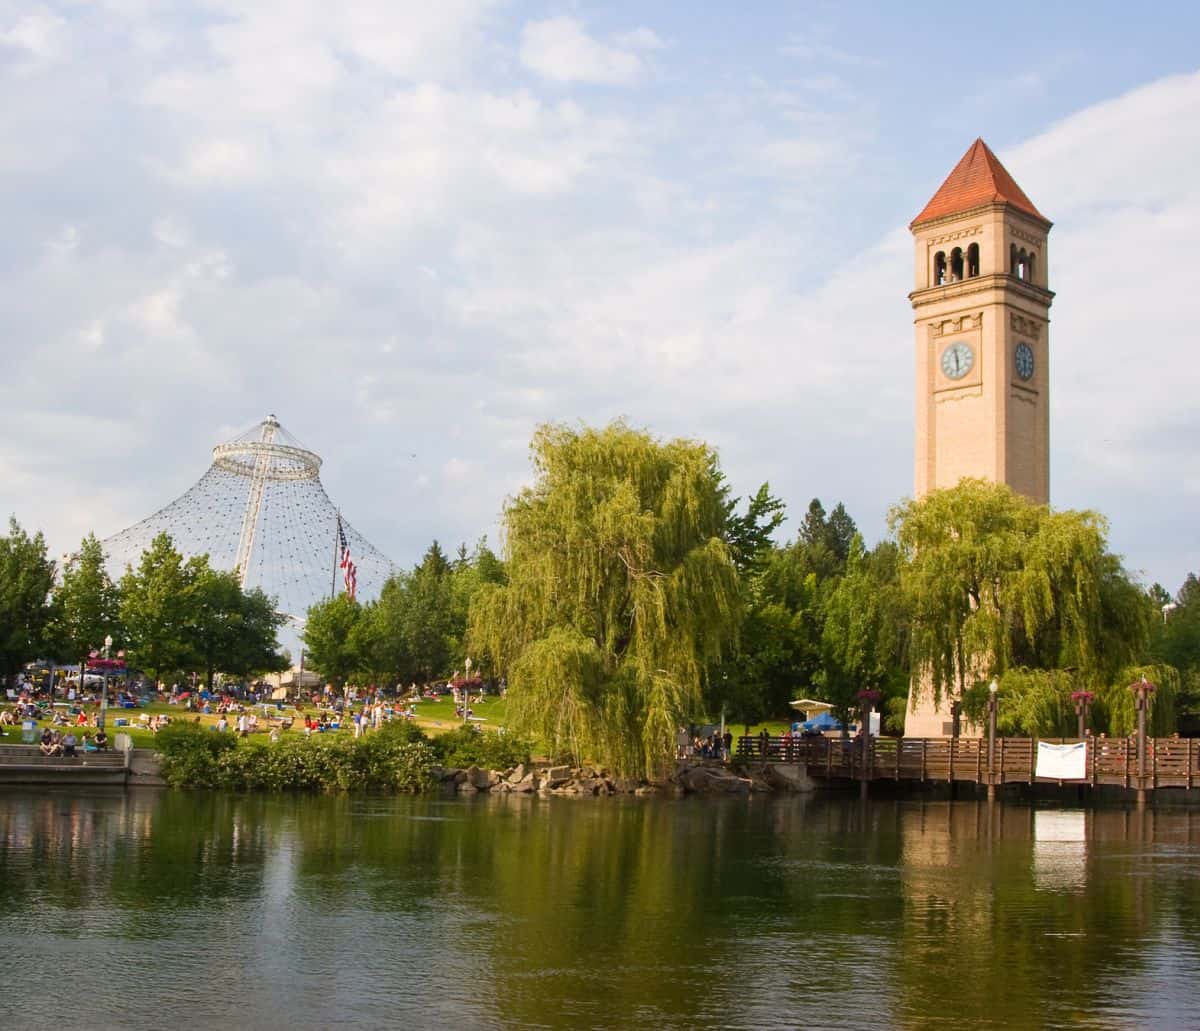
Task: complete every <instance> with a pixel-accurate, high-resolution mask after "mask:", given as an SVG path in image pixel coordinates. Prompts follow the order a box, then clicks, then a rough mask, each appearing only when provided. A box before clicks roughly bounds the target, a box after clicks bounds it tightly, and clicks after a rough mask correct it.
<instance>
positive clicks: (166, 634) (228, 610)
mask: <svg viewBox="0 0 1200 1031" xmlns="http://www.w3.org/2000/svg"><path fill="white" fill-rule="evenodd" d="M119 593H120V604H119V615H120V626H121V637H120V638H118V640H119V642H120V644H121V646H122V647H123V648H124V649H125V651H126V653H127V655H128V657H129V662H130V664H131V665H134V666H136V667H137V668H139V669H142V670H144V671H145V672H146V673H147V674H149V675H150V676H151V677H152V678H154V679H155V680H161V679H163V678H164V677H167V676H169V675H170V674H172V673H175V672H178V671H182V670H187V669H202V670H204V671H205V674H206V679H207V680H208V682H209V683H210V684H211V682H212V678H213V674H214V673H215V672H216V671H217V670H220V671H221V672H224V673H230V674H233V675H235V676H248V675H251V674H255V673H265V672H270V671H273V670H278V669H282V668H283V666H284V664H285V663H284V660H283V657H282V656H281V655H280V654H279V653H278V642H277V639H276V632H277V630H278V628H279V627H280V626H281V625H282V623H283V617H282V616H279V615H278V614H277V613H276V612H275V611H274V604H273V603H272V601H271V599H270V598H268V597H267V596H266V595H265V594H263V592H262V591H261V590H253V591H250V592H248V593H247V592H244V591H243V590H242V588H241V585H240V583H239V581H238V578H237V574H236V573H231V572H222V571H218V570H215V569H213V568H212V567H211V566H210V565H209V562H208V556H206V555H198V556H193V557H192V558H189V559H187V560H186V561H185V560H184V558H183V556H182V555H180V553H179V552H178V551H177V550H176V549H175V545H174V544H173V543H172V541H171V538H170V537H169V536H168V535H167V534H165V533H161V534H159V535H158V536H157V537H155V538H154V540H153V541H151V542H150V547H149V548H147V549H146V550H145V551H144V552H142V558H141V561H140V562H139V563H138V567H137V569H133V568H129V569H126V571H125V575H124V576H123V577H121V583H120V588H119ZM114 636H115V635H114Z"/></svg>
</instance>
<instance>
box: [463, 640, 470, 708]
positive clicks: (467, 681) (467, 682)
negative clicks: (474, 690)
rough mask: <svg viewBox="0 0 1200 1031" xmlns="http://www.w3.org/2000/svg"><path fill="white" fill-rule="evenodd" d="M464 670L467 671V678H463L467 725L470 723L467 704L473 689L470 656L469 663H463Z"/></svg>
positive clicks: (468, 657)
mask: <svg viewBox="0 0 1200 1031" xmlns="http://www.w3.org/2000/svg"><path fill="white" fill-rule="evenodd" d="M463 668H464V669H465V670H466V671H467V672H466V676H465V677H464V678H463V689H462V700H463V703H462V707H463V723H464V724H465V723H468V722H469V718H468V716H467V702H468V701H469V700H470V698H471V687H470V680H471V656H469V655H468V656H467V661H466V662H465V663H463Z"/></svg>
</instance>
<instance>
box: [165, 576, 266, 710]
mask: <svg viewBox="0 0 1200 1031" xmlns="http://www.w3.org/2000/svg"><path fill="white" fill-rule="evenodd" d="M187 573H188V577H189V579H190V583H189V586H188V598H187V601H188V605H187V622H188V626H187V633H186V640H187V643H188V645H189V649H190V652H191V654H190V655H189V656H188V661H189V665H190V664H191V663H193V662H194V663H195V664H196V665H198V666H199V667H200V669H202V670H203V671H204V675H205V682H206V683H207V685H208V687H209V688H210V689H211V688H212V685H213V678H214V676H215V674H216V673H217V672H222V673H228V674H231V675H233V676H235V677H249V676H253V675H255V674H260V673H268V672H277V671H278V670H281V669H283V668H285V666H286V662H285V660H284V658H283V656H282V655H281V654H280V653H279V642H278V631H279V628H280V627H281V626H282V625H283V623H284V621H285V619H286V617H285V616H282V615H280V614H278V613H277V612H276V611H275V606H274V604H273V603H272V601H271V599H270V598H269V597H267V595H266V594H264V593H263V591H262V590H261V589H258V588H255V589H254V590H251V591H244V590H243V589H242V585H241V582H240V580H239V579H238V575H237V573H233V572H225V571H223V570H217V569H213V568H212V567H211V566H210V565H209V563H208V559H207V557H202V558H200V559H193V560H191V561H190V562H189V563H188V567H187Z"/></svg>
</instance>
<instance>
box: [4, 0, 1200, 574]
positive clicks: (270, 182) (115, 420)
mask: <svg viewBox="0 0 1200 1031" xmlns="http://www.w3.org/2000/svg"><path fill="white" fill-rule="evenodd" d="M930 10H931V11H932V8H931V9H930ZM1145 10H1152V11H1153V17H1148V16H1146V15H1145V14H1144V13H1143V10H1142V9H1139V8H1136V7H1130V6H1129V5H1125V4H1121V5H1118V4H1088V5H1081V4H1007V5H1005V6H1004V7H1003V9H1001V10H997V9H995V8H987V7H983V6H975V7H972V6H971V5H960V6H958V7H956V8H955V9H954V11H953V14H952V16H951V15H945V16H940V15H934V14H932V13H914V12H917V8H916V7H914V6H913V5H901V4H881V5H870V4H860V5H854V6H852V7H851V6H849V5H841V4H786V5H784V4H778V5H777V4H767V3H761V4H752V5H746V4H738V5H733V4H729V5H713V4H709V5H696V4H686V5H685V4H645V3H642V4H632V3H630V4H583V3H576V4H516V3H468V2H465V0H447V2H444V3H440V4H438V5H428V4H403V3H396V2H382V0H380V2H374V0H373V2H350V3H344V4H340V5H329V4H325V3H321V2H318V0H288V2H286V3H284V2H273V0H258V2H256V3H254V4H252V5H251V4H237V3H232V2H227V0H206V2H200V3H174V4H162V3H150V2H147V0H99V2H93V3H84V2H82V0H80V2H72V3H46V4H14V3H8V2H5V0H0V90H3V94H2V95H3V97H4V99H5V102H4V103H3V104H0V184H2V186H3V189H0V224H2V225H3V226H4V227H5V231H4V233H2V234H0V277H2V278H0V282H2V283H3V284H4V285H3V287H2V288H0V383H2V384H3V389H4V393H3V397H4V404H3V405H0V511H3V512H5V513H7V512H12V513H14V514H15V515H16V516H17V517H18V519H19V520H21V522H22V523H24V524H25V525H27V526H29V527H37V528H42V529H44V530H45V531H46V532H47V535H48V536H49V538H50V542H51V546H52V548H53V549H54V550H55V551H56V552H60V551H65V550H67V549H68V548H71V547H73V546H74V545H75V543H76V542H77V541H78V539H79V537H80V536H82V534H83V533H85V532H86V531H88V530H90V529H94V530H95V531H96V532H97V533H98V534H99V535H101V536H106V535H108V534H111V533H113V532H116V531H117V530H118V529H120V528H122V527H123V526H125V525H127V524H129V523H131V522H134V521H136V520H137V519H139V518H141V517H142V516H144V515H146V514H149V513H150V512H151V511H153V510H155V509H156V508H158V507H160V506H161V505H162V504H163V503H165V502H166V501H168V500H170V499H171V498H173V497H174V496H176V495H177V494H179V493H181V492H182V491H183V490H185V489H186V488H187V487H188V486H189V485H190V484H191V483H192V482H194V481H195V480H196V479H198V478H199V476H200V475H201V474H202V473H203V471H204V469H205V468H206V467H207V465H208V461H209V450H210V449H211V447H212V446H213V445H214V444H216V443H218V442H219V441H221V440H223V439H226V438H228V437H230V436H232V435H233V434H234V433H236V432H238V431H240V430H242V429H244V428H245V427H246V426H248V425H250V424H252V423H253V422H255V421H257V420H258V419H260V418H262V417H263V416H264V415H265V414H266V413H267V412H275V413H276V414H277V415H278V416H279V418H280V419H281V420H282V422H283V424H284V425H285V426H286V427H287V428H288V429H289V430H290V431H291V432H293V433H294V434H295V435H296V436H298V437H299V438H300V439H301V440H303V441H305V442H306V443H307V444H308V445H309V446H310V447H312V448H313V449H314V450H316V451H318V452H319V453H321V454H322V456H323V457H324V459H325V465H324V468H323V472H322V475H323V479H324V481H325V483H326V486H327V488H328V490H329V492H330V494H331V495H332V496H333V497H334V498H335V499H336V500H337V501H338V503H339V504H340V505H341V507H342V509H343V511H344V512H346V513H347V515H348V516H349V518H350V519H351V521H352V522H354V523H355V524H356V525H357V526H358V527H359V528H360V529H362V530H363V531H364V532H365V533H366V534H367V536H368V537H370V538H371V539H372V540H373V541H374V542H375V543H376V544H377V545H378V546H379V547H380V548H382V549H383V550H384V551H385V552H387V553H388V554H390V555H391V556H392V557H393V558H394V559H395V560H396V561H398V562H400V563H402V564H409V563H412V562H414V561H416V560H417V558H418V557H419V555H420V553H421V552H422V551H423V550H424V548H425V546H426V545H427V544H428V542H429V540H430V539H431V538H433V537H434V536H437V537H439V538H440V539H441V540H442V541H443V542H444V543H447V544H449V545H454V544H456V543H457V542H458V541H460V540H466V541H468V542H470V541H473V540H474V539H475V538H477V537H478V536H479V535H480V534H482V533H488V534H490V535H492V536H493V538H494V537H495V534H496V526H497V522H498V517H499V513H500V509H501V506H502V503H503V499H504V498H505V497H506V496H507V495H509V494H511V493H512V492H513V491H515V490H517V489H518V488H519V487H520V485H521V484H522V483H523V482H524V481H525V480H526V478H527V476H528V473H529V470H528V461H527V445H528V440H529V437H530V434H531V432H532V429H533V428H534V426H536V425H537V424H538V423H539V422H542V421H545V420H569V421H574V420H584V421H586V422H589V423H600V422H603V421H606V420H608V419H610V418H613V417H615V416H617V415H625V416H627V417H628V418H629V419H630V420H631V421H632V422H634V423H635V424H638V425H642V426H646V427H649V428H650V429H652V430H654V431H655V432H657V433H659V434H661V435H664V436H672V435H686V436H691V437H699V438H701V439H704V440H707V441H709V442H710V443H712V444H713V445H715V446H716V447H718V448H719V450H720V453H721V456H722V461H723V464H724V467H725V469H726V471H727V473H728V475H729V476H730V478H731V480H732V482H733V484H734V486H735V488H737V489H738V490H740V491H742V492H750V491H752V490H754V489H755V488H756V487H757V485H758V483H760V482H762V481H763V480H769V481H770V482H771V484H772V487H773V489H774V491H775V492H776V493H778V494H780V495H781V496H782V497H783V498H784V499H785V500H786V501H787V503H788V505H789V507H790V509H791V511H792V513H793V514H794V515H795V516H796V517H799V515H800V514H801V513H802V512H803V510H804V508H805V506H806V505H807V503H808V500H809V499H810V498H811V497H813V496H820V497H821V498H822V499H823V500H824V501H825V502H826V504H827V505H829V506H832V504H833V503H835V502H836V501H838V500H842V501H844V502H845V503H846V505H847V507H848V508H849V510H850V511H851V513H852V514H853V515H854V516H855V518H856V519H857V520H858V521H859V523H860V525H861V526H862V528H863V529H864V531H865V533H866V535H867V537H868V538H869V539H871V540H874V539H877V538H878V537H879V536H880V535H881V534H882V533H883V532H884V523H885V518H886V513H887V509H888V506H889V505H890V504H892V503H894V502H895V501H897V500H899V499H900V498H902V497H903V496H904V495H906V494H907V493H908V492H909V491H910V490H911V488H912V404H913V399H912V389H913V387H912V379H913V366H912V363H913V355H912V347H913V344H912V326H911V311H910V309H909V306H908V302H907V300H906V298H905V294H906V293H907V291H908V290H909V289H911V278H912V251H911V244H910V242H909V238H908V235H907V232H906V230H905V228H904V227H905V225H906V224H907V222H908V221H909V220H910V219H911V218H912V217H913V215H914V214H915V213H916V212H917V211H918V210H919V209H920V207H921V206H922V205H923V204H924V202H925V201H926V200H927V199H928V198H929V196H930V195H931V194H932V193H933V192H934V190H935V189H936V188H937V186H938V184H939V183H940V182H941V180H942V179H943V178H944V176H945V175H946V174H947V173H948V172H949V170H950V168H951V167H952V166H953V165H954V163H955V162H956V161H957V160H958V158H959V157H960V156H961V154H962V153H963V152H964V151H965V150H966V148H967V147H968V145H969V144H970V143H971V141H972V140H973V139H974V138H975V137H976V136H979V135H982V136H983V137H984V138H985V139H986V140H987V141H988V142H989V144H990V145H991V146H992V147H993V149H995V150H996V151H997V152H998V153H999V155H1000V157H1001V159H1002V160H1003V161H1004V162H1005V163H1006V165H1007V167H1008V168H1009V170H1010V171H1011V172H1012V173H1013V175H1014V176H1015V178H1016V179H1017V181H1018V182H1019V183H1020V184H1021V185H1022V186H1023V187H1024V189H1025V190H1026V192H1027V193H1028V194H1029V196H1030V197H1031V198H1032V199H1033V201H1034V203H1035V204H1037V205H1038V206H1039V208H1041V210H1042V211H1044V212H1045V213H1046V214H1047V215H1048V217H1050V218H1051V219H1052V220H1054V222H1055V223H1056V225H1055V229H1054V230H1053V232H1052V234H1051V237H1050V276H1051V286H1052V288H1054V289H1055V290H1056V291H1057V292H1058V297H1057V299H1056V301H1055V305H1054V308H1053V309H1052V313H1051V314H1052V319H1053V323H1052V328H1051V348H1052V378H1053V387H1052V390H1053V407H1052V427H1051V441H1052V457H1051V465H1052V473H1051V494H1052V500H1053V503H1054V504H1055V505H1056V506H1059V507H1068V506H1069V507H1092V508H1096V509H1099V510H1100V511H1102V512H1104V513H1106V514H1107V515H1108V516H1109V518H1110V520H1111V524H1112V533H1111V538H1112V543H1113V546H1114V547H1115V548H1116V550H1118V551H1119V552H1120V553H1122V554H1123V555H1124V556H1125V558H1126V561H1127V563H1128V565H1129V566H1130V567H1131V568H1132V569H1133V570H1135V571H1138V572H1139V573H1140V574H1141V575H1143V576H1144V578H1145V579H1146V580H1147V581H1151V580H1161V581H1163V582H1164V583H1165V584H1167V586H1168V587H1170V588H1171V589H1172V590H1173V589H1174V588H1175V587H1177V586H1178V585H1179V584H1180V583H1181V582H1182V580H1183V578H1184V576H1185V575H1186V573H1187V572H1188V571H1190V570H1196V569H1198V568H1200V544H1198V541H1197V533H1196V530H1195V526H1196V518H1195V516H1196V507H1197V506H1196V501H1197V495H1198V494H1200V462H1198V459H1197V457H1196V452H1197V449H1196V448H1195V446H1194V441H1195V440H1196V437H1197V431H1198V430H1200V425H1198V422H1200V420H1198V418H1197V411H1196V405H1195V403H1194V398H1195V397H1196V396H1197V390H1198V389H1200V362H1197V361H1196V359H1195V357H1194V340H1195V331H1194V329H1193V328H1192V318H1193V316H1192V313H1191V310H1190V300H1191V294H1192V293H1193V292H1194V290H1195V271H1194V268H1195V261H1194V240H1195V239H1196V238H1197V235H1198V232H1200V186H1198V185H1197V179H1196V177H1195V175H1194V171H1193V170H1194V169H1195V167H1197V163H1198V162H1200V73H1198V72H1197V65H1198V63H1200V60H1198V59H1197V57H1196V51H1195V40H1196V39H1197V38H1200V13H1197V9H1196V8H1195V7H1194V5H1183V4H1179V5H1170V4H1160V5H1157V6H1155V7H1154V8H1152V9H1150V8H1147V9H1145ZM414 455H415V456H416V457H415V458H414V457H412V456H414ZM77 499H78V500H77Z"/></svg>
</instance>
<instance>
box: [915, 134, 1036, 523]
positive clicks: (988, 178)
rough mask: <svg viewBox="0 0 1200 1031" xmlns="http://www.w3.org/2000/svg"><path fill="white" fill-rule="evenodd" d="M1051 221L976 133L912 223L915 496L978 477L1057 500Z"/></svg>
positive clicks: (1033, 495)
mask: <svg viewBox="0 0 1200 1031" xmlns="http://www.w3.org/2000/svg"><path fill="white" fill-rule="evenodd" d="M1050 224H1051V223H1050V221H1049V220H1048V219H1047V218H1046V217H1045V216H1044V215H1042V213H1041V212H1039V211H1038V209H1037V208H1035V207H1034V206H1033V202H1032V201H1030V199H1029V198H1028V197H1026V196H1025V193H1024V192H1023V191H1022V189H1021V188H1020V187H1019V186H1018V185H1017V184H1016V182H1015V181H1014V180H1013V178H1012V176H1010V175H1009V174H1008V172H1007V171H1006V170H1005V168H1004V166H1003V165H1001V164H1000V162H999V160H998V159H997V158H996V155H995V154H993V153H992V152H991V150H990V149H989V148H988V146H987V144H986V143H984V142H983V140H976V141H975V142H974V143H973V144H972V145H971V148H970V149H969V150H968V151H967V153H966V154H965V155H963V158H962V160H961V161H959V163H958V164H957V165H956V166H955V167H954V171H952V172H951V173H950V175H949V176H948V177H947V179H946V181H945V182H944V183H942V185H941V187H940V188H939V189H938V191H937V193H935V194H934V195H933V198H932V200H930V201H929V203H928V204H926V205H925V208H924V210H922V211H921V213H920V214H919V215H918V216H917V217H916V218H915V219H913V222H912V224H911V225H910V226H909V228H910V229H911V230H912V234H913V238H914V241H915V244H916V289H914V290H913V292H912V293H911V294H909V295H908V296H909V300H910V301H911V302H912V306H913V313H914V322H915V324H916V344H917V348H916V357H917V363H916V364H917V391H916V401H917V406H916V407H917V413H916V414H917V422H916V478H915V479H916V482H915V492H916V496H917V497H920V496H922V495H923V494H926V493H928V492H929V491H931V490H935V489H937V488H939V487H953V486H954V485H955V484H956V483H957V482H958V481H959V480H960V479H962V478H963V477H964V476H975V477H979V478H982V479H987V480H995V481H997V482H1000V483H1007V484H1008V485H1009V486H1010V487H1012V488H1013V489H1014V490H1016V491H1018V492H1019V493H1021V494H1024V495H1025V496H1026V497H1028V498H1031V499H1032V500H1033V501H1036V502H1039V503H1041V504H1047V503H1048V502H1049V500H1050V404H1049V402H1050V398H1049V387H1050V376H1049V373H1050V369H1049V365H1050V361H1049V359H1050V350H1049V326H1050V302H1051V301H1052V300H1053V298H1054V294H1053V293H1052V292H1051V291H1050V290H1049V289H1048V287H1047V285H1046V284H1047V272H1048V262H1047V252H1046V236H1047V234H1048V233H1049V231H1050Z"/></svg>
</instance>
